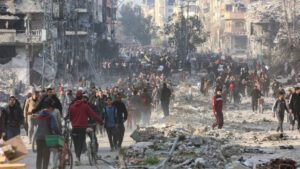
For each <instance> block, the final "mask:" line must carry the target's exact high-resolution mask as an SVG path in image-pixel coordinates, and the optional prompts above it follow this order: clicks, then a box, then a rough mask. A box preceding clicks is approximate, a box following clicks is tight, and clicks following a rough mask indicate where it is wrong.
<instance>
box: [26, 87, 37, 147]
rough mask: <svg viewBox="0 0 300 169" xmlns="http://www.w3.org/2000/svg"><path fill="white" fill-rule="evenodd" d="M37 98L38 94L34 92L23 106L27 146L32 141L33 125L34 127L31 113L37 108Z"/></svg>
mask: <svg viewBox="0 0 300 169" xmlns="http://www.w3.org/2000/svg"><path fill="white" fill-rule="evenodd" d="M38 98H39V92H37V91H35V92H34V93H33V95H32V96H31V97H30V98H28V99H27V100H26V102H25V105H24V118H25V123H26V124H28V138H29V144H31V141H32V136H33V132H34V125H35V124H34V123H33V116H32V114H33V113H32V111H33V109H35V108H36V106H37V102H38Z"/></svg>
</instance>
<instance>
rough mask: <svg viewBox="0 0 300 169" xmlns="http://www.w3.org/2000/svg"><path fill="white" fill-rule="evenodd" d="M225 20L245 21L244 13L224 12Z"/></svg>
mask: <svg viewBox="0 0 300 169" xmlns="http://www.w3.org/2000/svg"><path fill="white" fill-rule="evenodd" d="M223 17H224V19H225V20H235V19H245V13H244V12H225V13H224V15H223Z"/></svg>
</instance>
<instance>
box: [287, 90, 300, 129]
mask: <svg viewBox="0 0 300 169" xmlns="http://www.w3.org/2000/svg"><path fill="white" fill-rule="evenodd" d="M289 107H290V109H291V110H292V113H293V115H294V116H295V117H296V118H295V119H296V120H297V122H298V130H299V132H300V87H296V88H295V93H294V94H293V95H292V97H291V100H290V104H289Z"/></svg>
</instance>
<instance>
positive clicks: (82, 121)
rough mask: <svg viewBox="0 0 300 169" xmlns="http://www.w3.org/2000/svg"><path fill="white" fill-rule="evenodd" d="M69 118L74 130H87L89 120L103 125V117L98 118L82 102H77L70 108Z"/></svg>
mask: <svg viewBox="0 0 300 169" xmlns="http://www.w3.org/2000/svg"><path fill="white" fill-rule="evenodd" d="M69 116H70V121H71V124H72V127H73V128H87V127H88V119H89V118H93V119H95V120H96V121H97V122H98V123H102V119H101V117H99V116H97V114H96V113H95V112H94V111H93V110H92V109H91V107H90V106H89V105H88V104H87V103H85V102H83V101H81V100H78V101H76V102H75V103H74V104H72V105H71V106H70V108H69Z"/></svg>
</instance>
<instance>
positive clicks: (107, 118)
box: [103, 97, 118, 151]
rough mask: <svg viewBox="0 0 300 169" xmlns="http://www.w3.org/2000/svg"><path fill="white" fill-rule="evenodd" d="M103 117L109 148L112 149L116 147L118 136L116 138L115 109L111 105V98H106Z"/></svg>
mask: <svg viewBox="0 0 300 169" xmlns="http://www.w3.org/2000/svg"><path fill="white" fill-rule="evenodd" d="M103 118H104V125H105V128H106V132H107V136H108V140H109V144H110V149H111V151H114V150H116V149H118V145H117V143H118V138H117V135H118V133H117V129H118V124H117V109H116V107H115V106H113V102H112V98H111V97H108V98H107V106H105V107H104V109H103Z"/></svg>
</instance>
